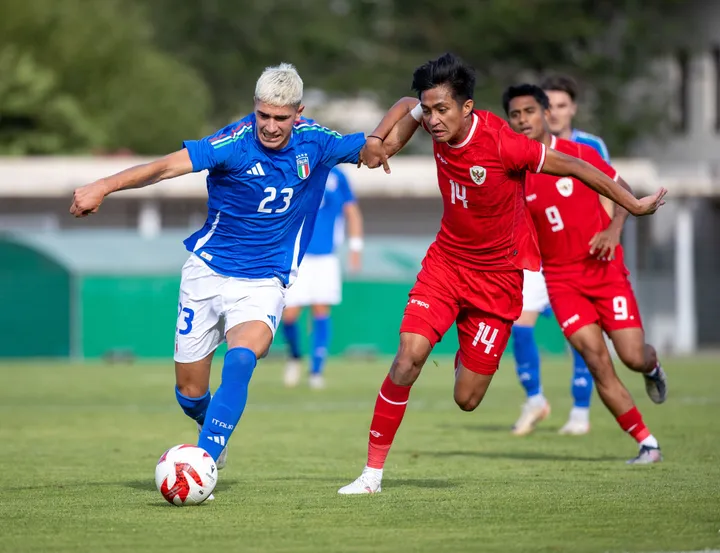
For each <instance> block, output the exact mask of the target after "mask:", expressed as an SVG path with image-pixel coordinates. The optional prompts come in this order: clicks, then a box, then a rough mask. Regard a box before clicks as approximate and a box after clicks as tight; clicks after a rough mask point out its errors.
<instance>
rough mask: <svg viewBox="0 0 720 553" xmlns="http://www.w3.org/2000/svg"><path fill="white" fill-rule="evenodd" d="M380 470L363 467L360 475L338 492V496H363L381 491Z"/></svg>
mask: <svg viewBox="0 0 720 553" xmlns="http://www.w3.org/2000/svg"><path fill="white" fill-rule="evenodd" d="M381 483H382V469H371V468H370V467H365V468H364V469H363V471H362V474H361V475H360V476H359V477H358V478H357V480H355V481H354V482H353V483H352V484H348V485H347V486H343V487H342V488H340V489H339V490H338V493H339V494H340V495H363V494H372V493H380V492H381V491H382V487H381Z"/></svg>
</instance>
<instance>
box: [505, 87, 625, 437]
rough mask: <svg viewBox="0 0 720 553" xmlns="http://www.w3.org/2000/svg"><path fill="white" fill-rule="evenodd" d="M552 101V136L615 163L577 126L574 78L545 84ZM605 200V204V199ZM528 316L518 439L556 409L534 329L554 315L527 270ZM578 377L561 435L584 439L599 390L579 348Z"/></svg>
mask: <svg viewBox="0 0 720 553" xmlns="http://www.w3.org/2000/svg"><path fill="white" fill-rule="evenodd" d="M541 88H542V89H543V90H544V91H545V93H546V94H547V95H548V98H549V99H550V117H549V119H548V125H549V126H550V131H551V132H552V133H553V134H554V135H555V136H558V137H559V138H564V139H566V140H572V141H573V142H579V143H581V144H587V145H588V146H591V147H592V148H594V149H595V150H597V152H598V153H599V154H600V156H601V157H602V158H603V159H604V160H605V161H606V162H607V163H610V155H609V153H608V149H607V146H606V145H605V142H604V141H603V140H602V138H600V137H598V136H595V135H593V134H590V133H586V132H583V131H580V130H578V129H575V128H574V127H573V119H574V117H575V114H576V113H577V102H576V100H577V97H578V86H577V83H576V82H575V80H574V79H572V78H571V77H568V76H566V75H555V76H551V77H548V78H547V79H545V81H543V83H542V84H541ZM603 200H604V199H603ZM603 207H605V209H606V210H608V214H609V215H610V217H611V218H612V216H613V213H612V202H609V201H608V202H605V201H603ZM523 304H524V305H523V313H522V315H520V318H519V319H518V320H517V321H516V322H515V325H514V326H513V331H512V334H513V352H514V354H515V362H516V367H517V374H518V378H519V379H520V383H521V384H522V385H523V388H525V392H526V394H527V400H526V401H525V403H524V404H523V407H522V412H521V414H520V418H519V419H518V420H517V422H516V423H515V425H514V426H513V434H515V435H518V436H524V435H526V434H529V433H531V432H532V431H533V429H534V428H535V425H536V424H537V423H538V422H540V421H542V420H543V419H545V418H546V417H547V416H548V415H549V414H550V404H549V403H548V401H547V399H546V398H545V396H544V395H543V391H542V384H541V378H540V354H539V352H538V346H537V342H536V341H535V336H534V327H535V323H536V322H537V319H538V316H539V315H540V314H544V313H549V312H550V311H549V309H550V300H549V299H548V294H547V288H546V287H545V279H544V278H543V275H542V273H541V272H538V273H532V272H530V271H525V282H524V286H523ZM571 351H572V356H573V376H572V383H571V390H572V396H573V408H572V410H571V411H570V416H569V417H568V421H567V422H566V423H565V425H564V426H563V427H562V428H561V429H560V434H567V435H574V436H578V435H582V434H587V433H588V432H589V431H590V398H591V397H592V391H593V379H592V376H591V374H590V371H589V370H588V368H587V365H586V364H585V360H584V359H583V358H582V357H581V356H580V354H579V353H578V352H577V351H576V350H575V349H573V348H571Z"/></svg>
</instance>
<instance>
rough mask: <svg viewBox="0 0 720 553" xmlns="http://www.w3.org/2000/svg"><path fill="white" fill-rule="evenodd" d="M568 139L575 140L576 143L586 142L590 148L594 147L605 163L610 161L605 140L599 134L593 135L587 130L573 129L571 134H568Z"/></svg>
mask: <svg viewBox="0 0 720 553" xmlns="http://www.w3.org/2000/svg"><path fill="white" fill-rule="evenodd" d="M570 140H572V141H573V142H577V143H578V144H587V145H588V146H590V147H591V148H593V149H595V150H596V151H597V153H599V154H600V156H601V157H602V158H603V159H604V160H605V161H606V162H607V163H610V152H608V149H607V146H606V145H605V141H603V139H602V138H600V137H599V136H595V135H594V134H590V133H589V132H583V131H579V130H577V129H573V131H572V134H571V135H570Z"/></svg>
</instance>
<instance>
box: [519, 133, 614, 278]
mask: <svg viewBox="0 0 720 553" xmlns="http://www.w3.org/2000/svg"><path fill="white" fill-rule="evenodd" d="M550 147H551V148H552V149H554V150H557V151H558V152H561V153H563V154H567V155H570V156H573V157H577V158H580V159H582V160H584V161H587V162H588V163H590V164H591V165H594V166H595V167H597V168H598V169H599V170H600V171H602V172H603V173H605V174H606V175H607V176H609V177H610V178H611V179H613V180H617V178H618V174H617V171H615V169H613V168H612V167H610V165H608V164H607V163H606V162H605V161H604V160H603V159H602V158H601V157H600V154H598V153H597V151H595V150H594V149H593V148H592V147H590V146H587V145H585V144H578V143H576V142H571V141H569V140H564V139H562V138H556V137H554V136H553V139H552V144H551V145H550ZM525 198H526V200H527V205H528V207H529V208H530V214H531V215H532V219H533V222H534V223H535V228H536V230H537V233H538V239H539V241H540V252H541V254H542V263H543V270H544V271H545V272H548V270H550V271H552V270H553V268H554V267H558V266H567V265H571V264H574V263H577V262H582V261H584V260H586V259H588V258H590V257H591V256H590V245H589V243H590V240H591V239H592V237H593V236H595V234H597V233H598V232H600V231H602V230H604V229H606V228H607V226H608V225H609V224H610V216H609V215H608V214H607V212H606V211H605V209H604V208H603V206H602V204H601V203H600V195H599V194H598V193H597V192H595V191H594V190H592V189H591V188H589V187H588V186H586V185H585V184H584V183H582V182H580V181H579V180H577V179H574V178H571V177H556V176H554V175H546V174H541V175H530V174H528V175H527V176H526V178H525Z"/></svg>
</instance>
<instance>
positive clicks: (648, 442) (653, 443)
mask: <svg viewBox="0 0 720 553" xmlns="http://www.w3.org/2000/svg"><path fill="white" fill-rule="evenodd" d="M640 445H641V446H643V445H644V446H647V447H654V448H656V449H657V448H658V447H660V445H659V444H658V441H657V440H656V439H655V436H653V435H652V434H650V435H649V436H648V437H647V438H645V439H644V440H643V441H642V442H640Z"/></svg>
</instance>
